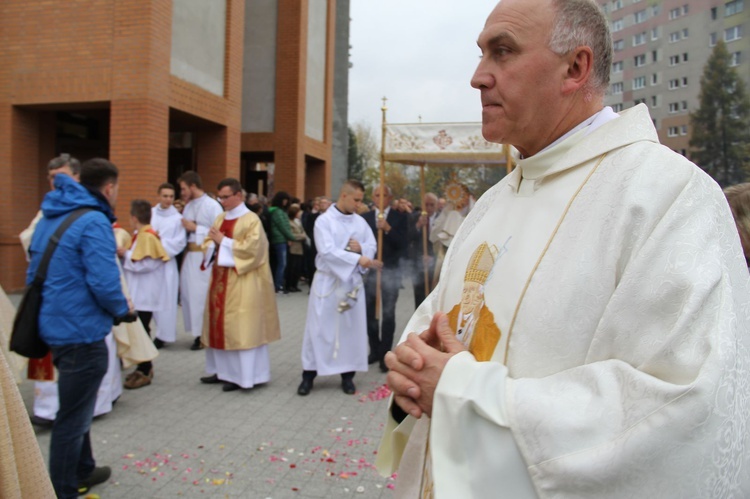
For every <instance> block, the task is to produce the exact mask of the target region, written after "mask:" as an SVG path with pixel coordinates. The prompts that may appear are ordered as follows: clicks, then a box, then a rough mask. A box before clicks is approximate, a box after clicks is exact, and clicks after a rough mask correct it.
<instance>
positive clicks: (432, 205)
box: [424, 196, 437, 216]
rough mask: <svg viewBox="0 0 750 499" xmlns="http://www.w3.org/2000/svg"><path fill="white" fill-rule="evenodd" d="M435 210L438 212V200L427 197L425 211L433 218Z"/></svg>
mask: <svg viewBox="0 0 750 499" xmlns="http://www.w3.org/2000/svg"><path fill="white" fill-rule="evenodd" d="M435 210H437V198H435V197H432V196H425V198H424V211H426V212H427V214H428V215H429V216H432V214H433V213H435Z"/></svg>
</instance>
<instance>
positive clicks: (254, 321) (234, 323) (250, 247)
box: [201, 204, 281, 388]
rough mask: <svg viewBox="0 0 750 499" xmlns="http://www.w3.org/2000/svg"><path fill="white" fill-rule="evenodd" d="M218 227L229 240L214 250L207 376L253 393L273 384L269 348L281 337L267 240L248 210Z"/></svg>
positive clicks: (232, 215)
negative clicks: (211, 375) (256, 388)
mask: <svg viewBox="0 0 750 499" xmlns="http://www.w3.org/2000/svg"><path fill="white" fill-rule="evenodd" d="M214 227H216V228H217V229H220V230H221V232H222V233H223V234H224V238H223V240H222V242H221V245H220V246H219V247H218V248H216V250H215V251H217V252H218V253H216V259H215V262H214V264H213V267H212V269H211V285H210V289H209V292H208V300H207V304H206V307H207V310H206V314H205V317H204V323H203V335H202V337H201V342H202V343H203V345H204V346H205V347H206V372H208V373H209V374H216V375H217V376H218V377H219V379H221V380H223V381H228V382H231V383H235V384H237V385H239V386H241V387H242V388H252V387H253V386H254V385H256V384H259V383H266V382H268V381H270V379H271V363H270V358H269V352H268V343H270V342H272V341H276V340H278V339H279V338H280V337H281V331H280V326H279V316H278V312H277V309H276V294H275V291H274V286H273V279H272V277H271V269H270V266H269V264H268V239H266V233H265V232H264V230H263V225H262V224H261V222H260V219H259V218H258V216H257V215H256V214H255V213H252V212H251V211H250V210H248V209H247V207H246V206H245V205H244V204H240V205H239V206H237V207H236V208H234V209H232V210H230V211H228V212H226V213H224V214H223V215H221V216H219V217H218V218H217V219H216V221H215V222H214ZM213 244H214V243H213V241H210V240H208V239H207V240H206V241H205V242H204V246H209V245H212V246H213ZM212 253H213V252H209V255H210V254H212Z"/></svg>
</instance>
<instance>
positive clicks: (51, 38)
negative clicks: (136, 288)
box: [0, 0, 244, 290]
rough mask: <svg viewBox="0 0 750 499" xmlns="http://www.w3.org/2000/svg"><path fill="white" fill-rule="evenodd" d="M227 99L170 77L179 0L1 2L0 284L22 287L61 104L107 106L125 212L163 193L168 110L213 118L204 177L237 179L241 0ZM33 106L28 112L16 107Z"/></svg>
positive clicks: (202, 142)
mask: <svg viewBox="0 0 750 499" xmlns="http://www.w3.org/2000/svg"><path fill="white" fill-rule="evenodd" d="M227 7H228V8H227V44H228V47H227V53H226V61H225V62H226V64H225V73H226V74H225V95H224V96H223V98H222V97H220V96H215V95H213V94H210V93H209V92H206V91H204V90H202V89H200V88H198V87H196V86H194V85H191V84H189V83H187V82H184V81H180V80H178V79H177V78H174V77H172V76H171V74H170V50H171V31H172V30H171V28H172V2H171V0H158V1H154V0H76V1H75V2H71V1H69V0H2V2H0V46H2V47H3V49H2V50H0V130H2V131H3V133H0V175H2V176H3V178H5V179H8V180H9V181H8V182H4V183H0V285H2V286H3V287H4V288H5V289H6V290H7V289H19V288H20V287H22V285H23V273H24V271H25V267H26V264H25V262H24V259H23V253H22V251H21V249H20V245H19V243H18V239H17V235H18V233H19V232H20V231H21V230H22V229H23V228H24V227H25V226H26V225H27V224H28V222H29V221H30V220H31V218H32V217H33V215H34V213H35V212H36V210H37V209H38V207H39V203H40V201H41V198H42V195H43V194H44V193H45V192H46V191H47V184H46V180H45V177H46V163H47V162H48V161H49V159H51V157H52V156H53V155H54V152H55V144H54V140H53V138H51V137H52V134H53V133H54V128H55V123H54V119H55V118H54V113H53V111H54V110H64V109H77V108H80V107H82V106H84V107H85V106H87V105H89V106H90V105H92V103H96V104H95V105H96V106H97V107H109V108H110V118H111V120H110V144H109V149H110V155H109V156H110V159H111V160H112V161H113V162H114V163H115V164H116V165H117V166H118V167H119V168H120V170H121V181H120V196H119V200H118V203H117V207H116V210H117V213H118V215H119V216H120V218H121V221H123V222H125V224H124V225H126V226H127V221H128V216H127V213H128V211H129V204H130V200H131V199H134V198H144V199H148V200H154V199H155V192H154V191H155V190H156V187H157V186H158V184H159V183H161V182H163V181H165V180H166V178H167V157H168V133H169V125H170V123H169V116H170V113H169V109H170V107H174V108H176V109H180V110H182V111H185V112H187V113H189V114H192V115H194V116H197V117H199V118H202V119H204V120H208V121H210V122H212V123H213V124H212V126H211V127H210V131H209V132H205V133H200V134H199V135H200V137H199V140H198V142H199V146H200V148H201V149H202V151H200V152H199V151H196V154H197V155H198V156H199V158H200V157H202V158H203V160H199V161H201V163H200V166H199V168H200V170H201V175H202V176H204V178H206V180H207V181H209V180H210V182H211V183H213V184H215V183H216V182H218V180H220V179H221V178H223V177H225V176H228V175H233V176H238V175H239V160H240V154H239V151H240V133H239V130H240V119H241V108H240V102H241V101H240V100H241V97H242V95H241V92H242V88H241V87H242V48H243V47H242V43H243V28H244V26H243V25H244V1H243V0H227ZM27 105H28V106H33V108H32V107H28V108H21V107H18V106H27Z"/></svg>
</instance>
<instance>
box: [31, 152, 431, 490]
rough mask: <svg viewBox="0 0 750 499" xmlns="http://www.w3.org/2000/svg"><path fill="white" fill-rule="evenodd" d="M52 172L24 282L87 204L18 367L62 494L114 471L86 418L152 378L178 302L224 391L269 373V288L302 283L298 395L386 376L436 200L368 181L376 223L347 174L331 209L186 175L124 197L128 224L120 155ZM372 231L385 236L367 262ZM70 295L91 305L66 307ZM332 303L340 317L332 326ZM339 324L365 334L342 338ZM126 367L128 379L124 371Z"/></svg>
mask: <svg viewBox="0 0 750 499" xmlns="http://www.w3.org/2000/svg"><path fill="white" fill-rule="evenodd" d="M48 172H49V180H50V187H51V191H50V192H49V193H48V194H47V195H46V196H45V198H44V201H43V203H42V207H41V210H40V212H39V213H38V214H37V216H36V217H35V218H34V220H33V221H32V223H31V224H30V226H29V227H28V228H27V229H26V230H24V232H23V233H22V234H21V240H22V242H23V245H24V249H25V251H26V254H27V257H28V259H29V269H28V272H27V275H28V279H29V280H32V279H33V278H34V274H35V271H36V268H37V267H38V266H39V263H40V258H41V256H42V255H43V254H44V250H45V248H46V245H47V241H48V240H49V236H50V235H51V233H52V231H54V230H55V229H56V227H58V226H59V225H60V223H61V222H62V221H64V220H65V219H66V218H67V217H68V216H70V215H71V214H73V213H75V212H77V211H80V210H84V212H83V215H81V216H80V218H81V220H80V221H78V220H77V219H76V221H74V222H73V223H72V225H71V229H70V231H69V232H68V233H67V234H64V235H63V236H62V237H61V245H60V246H61V248H60V249H59V250H57V251H56V252H55V253H54V254H53V256H52V259H51V260H50V265H49V266H50V271H49V275H48V276H47V280H46V281H45V300H44V304H45V305H44V307H43V308H42V311H41V317H40V329H41V334H42V337H43V339H44V340H45V341H46V342H47V343H48V344H49V345H50V347H51V352H50V354H48V355H47V356H46V357H45V358H43V359H30V362H29V368H28V373H29V377H30V378H31V379H34V380H36V381H35V383H36V386H35V391H34V393H35V396H34V407H33V416H32V418H31V422H32V423H34V424H36V425H40V426H51V427H52V428H53V432H52V440H51V452H50V475H51V478H52V484H53V486H54V487H55V490H56V491H57V494H58V496H59V497H73V496H74V495H77V494H78V493H80V492H82V491H86V490H88V488H89V487H91V486H93V485H95V484H97V483H101V482H102V481H105V480H107V479H108V478H109V476H110V473H111V470H110V469H109V468H108V467H97V466H95V461H94V458H93V453H92V450H91V444H90V439H89V436H88V431H89V427H90V424H91V419H92V418H93V417H94V416H99V415H102V414H106V413H107V412H109V411H111V410H112V408H113V406H114V403H115V402H116V400H117V398H118V397H119V396H120V395H121V393H122V388H123V387H124V388H126V389H139V388H143V387H145V386H148V385H150V384H151V383H152V382H153V380H154V371H155V364H158V361H157V360H155V359H156V357H157V356H158V350H159V349H162V348H165V347H168V346H169V345H170V344H172V343H174V342H175V341H176V339H177V323H178V317H177V316H178V313H179V310H180V305H181V309H182V319H183V324H184V331H185V332H186V333H188V334H190V335H192V336H193V338H194V340H193V342H192V343H191V346H190V349H191V350H205V371H206V376H203V377H201V378H200V381H201V382H202V383H206V384H219V385H221V386H222V389H223V391H225V392H231V391H236V390H242V389H245V390H246V389H250V388H252V387H254V386H255V385H257V384H263V383H267V382H269V381H270V379H271V366H270V356H269V351H268V345H269V344H270V343H271V342H273V341H275V340H278V339H279V338H280V334H281V331H280V326H279V319H278V311H277V301H276V300H277V295H283V294H287V293H293V292H299V291H301V288H300V283H301V282H305V283H307V284H308V285H309V294H310V300H309V310H308V320H307V323H306V329H305V336H304V338H305V339H304V345H303V350H302V366H303V380H302V383H301V384H300V387H299V389H298V391H297V392H298V394H299V395H303V396H304V395H307V394H309V393H310V391H311V389H312V380H313V379H314V377H315V376H316V375H317V374H321V375H330V374H340V375H341V377H342V390H343V391H344V393H346V394H353V393H355V391H356V387H355V385H354V381H353V378H354V374H355V372H356V371H366V370H367V369H368V367H367V364H368V361H369V363H370V364H372V363H379V365H380V368H381V370H382V371H383V372H385V371H387V367H386V366H385V363H384V357H385V354H386V353H387V352H388V351H390V349H391V348H392V343H393V337H394V332H395V306H396V299H397V297H398V292H399V289H400V288H401V287H402V280H403V279H402V277H403V276H402V272H403V270H404V266H405V265H406V266H407V267H408V268H411V250H412V246H413V244H412V243H414V246H415V245H416V244H417V243H420V244H421V243H422V242H423V241H422V239H418V238H416V237H415V236H414V234H415V233H417V232H420V231H422V230H425V231H427V232H429V229H430V227H432V226H433V225H434V224H433V222H434V220H435V219H436V217H437V212H436V207H437V198H436V197H435V196H434V195H433V194H428V195H427V196H426V198H425V201H426V204H425V206H426V210H427V211H426V212H425V213H424V214H422V212H421V211H420V210H417V211H416V213H412V208H411V206H410V205H409V204H408V203H406V202H403V201H402V202H398V201H393V200H392V196H391V192H390V189H389V187H388V186H382V188H381V187H380V186H375V188H374V189H373V201H374V204H375V205H377V206H379V205H380V203H381V202H382V203H383V206H385V209H384V212H385V216H383V217H380V216H378V215H379V208H373V210H369V209H368V208H367V207H366V205H365V204H364V203H363V202H362V201H363V197H364V191H365V187H364V186H363V185H362V184H360V183H359V182H358V181H355V180H350V181H347V182H346V183H345V184H344V186H343V187H342V189H341V192H340V195H339V198H338V200H337V202H336V203H333V204H332V203H331V202H330V200H329V199H328V198H326V197H318V198H315V199H313V200H311V201H309V202H307V203H300V201H299V200H298V199H296V198H292V197H291V196H289V195H288V194H287V193H286V192H283V191H282V192H277V193H276V194H275V195H274V196H273V198H272V199H271V202H270V206H267V205H266V198H265V197H263V196H259V195H257V194H254V193H250V194H247V193H246V192H245V191H244V190H243V188H242V186H241V184H240V182H239V181H237V180H236V179H232V178H228V179H224V180H222V181H221V182H220V183H219V184H218V185H217V186H216V190H215V191H213V190H209V189H207V188H204V186H203V183H202V180H201V178H200V175H198V174H197V173H196V172H194V171H188V172H185V173H184V174H183V175H181V176H180V178H179V179H178V181H177V186H175V185H173V184H171V183H167V182H165V183H163V184H161V185H159V186H158V187H157V188H156V189H155V191H154V192H153V195H148V196H144V198H149V199H151V201H149V200H147V199H133V200H131V202H130V210H129V212H128V217H127V220H128V221H129V226H130V227H131V229H132V232H128V231H127V230H125V229H124V228H123V227H122V226H121V225H120V222H118V221H116V218H115V216H114V212H113V207H114V206H115V203H116V200H117V197H118V192H119V184H118V177H119V170H118V168H117V167H116V166H115V165H114V164H112V163H111V162H109V161H108V160H106V159H102V158H95V159H92V160H88V161H86V162H84V163H83V164H81V163H80V162H79V161H78V160H77V159H76V158H74V157H72V156H70V155H68V154H62V155H60V156H59V157H56V158H53V159H52V160H51V161H50V163H49V165H48ZM381 196H382V199H381ZM153 200H156V202H155V203H153V202H152V201H153ZM122 218H123V217H121V219H120V220H121V221H122ZM104 227H106V229H104ZM354 227H356V230H350V229H353V228H354ZM423 228H424V229H423ZM379 231H380V232H382V234H383V237H384V238H385V239H384V242H383V244H382V248H381V252H380V256H376V253H378V251H377V250H378V248H377V243H376V240H377V236H378V232H379ZM342 238H343V239H342ZM339 239H341V241H340V244H338V243H337V241H338V240H339ZM424 249H425V248H422V250H424ZM430 253H431V252H430ZM415 254H416V253H415ZM420 255H421V253H420ZM428 258H429V257H428ZM346 262H348V263H346ZM420 262H422V260H421V258H420ZM428 263H429V262H427V261H426V260H425V264H428ZM370 269H376V270H379V271H382V274H381V275H380V276H378V275H377V272H370ZM380 277H382V280H381V279H380ZM417 288H419V286H417V285H416V284H415V293H416V292H417ZM378 292H379V293H380V301H381V302H382V307H381V310H380V311H378V312H377V313H376V310H375V308H376V307H375V301H376V300H375V295H376V294H377V293H378ZM421 293H422V296H423V295H424V293H425V290H424V284H422V290H421ZM360 298H361V299H360ZM79 302H81V303H83V302H85V303H87V304H88V305H87V306H86V307H83V308H81V307H78V306H74V307H73V309H74V310H76V311H77V312H76V314H74V315H70V314H69V313H66V312H65V310H68V307H70V306H71V305H73V304H74V303H75V304H77V303H79ZM342 303H343V304H344V305H343V306H342ZM331 313H336V316H337V317H338V319H339V320H338V322H337V324H336V327H335V328H333V329H332V328H330V327H328V324H329V322H330V314H331ZM381 315H382V321H381V320H380V317H381ZM53 317H54V319H53ZM60 318H62V323H60V322H59V320H60ZM324 318H325V319H326V320H325V321H324ZM324 322H325V324H326V325H325V326H324V325H323V324H324ZM381 322H382V328H381V327H380V323H381ZM341 330H347V331H349V330H353V331H360V332H361V334H359V335H349V334H347V335H345V336H341V335H339V331H341ZM366 338H369V350H368V341H367V340H366ZM75 359H78V360H75ZM81 359H84V361H81ZM131 366H134V369H133V370H132V371H131V372H130V373H128V374H127V376H126V377H125V379H124V383H123V382H122V374H121V373H122V369H123V368H125V369H127V368H129V367H131ZM84 379H85V382H84ZM73 455H76V456H79V458H78V459H72V458H71V456H73Z"/></svg>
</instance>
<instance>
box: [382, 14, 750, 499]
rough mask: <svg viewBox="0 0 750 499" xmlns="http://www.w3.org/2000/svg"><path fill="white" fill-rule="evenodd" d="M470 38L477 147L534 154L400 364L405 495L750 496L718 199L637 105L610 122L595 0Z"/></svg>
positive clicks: (740, 361)
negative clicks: (480, 140) (476, 57)
mask: <svg viewBox="0 0 750 499" xmlns="http://www.w3.org/2000/svg"><path fill="white" fill-rule="evenodd" d="M572 26H576V29H573V28H572ZM478 44H479V47H480V49H481V51H482V57H481V59H480V62H479V66H478V68H477V70H476V72H475V74H474V77H473V78H472V85H473V86H474V87H475V88H477V89H479V90H480V92H481V100H482V109H483V111H482V122H483V127H482V132H483V135H484V136H485V138H486V139H487V140H490V141H493V142H499V143H510V144H512V145H514V146H516V148H517V149H518V150H519V151H520V152H521V154H522V159H521V160H520V162H519V164H518V167H517V168H516V169H515V170H514V171H513V172H512V173H511V174H509V175H508V176H507V177H505V178H504V179H503V180H502V181H500V182H499V183H498V184H497V185H495V186H494V187H492V188H491V189H490V190H489V191H487V192H486V193H485V195H484V196H482V198H481V199H480V200H479V201H478V202H477V204H476V206H475V207H474V209H473V210H472V212H471V213H470V214H469V215H468V217H467V218H466V220H465V221H464V223H463V224H462V225H461V228H460V229H459V231H458V233H457V234H456V237H455V238H454V240H453V244H452V245H451V247H450V249H449V250H448V253H447V255H446V259H445V263H444V266H443V270H442V272H441V276H440V283H439V285H438V287H437V288H436V289H435V291H434V292H433V293H432V294H431V295H430V296H429V297H428V298H427V299H426V300H425V302H424V303H423V304H422V305H421V306H420V307H419V309H418V310H417V311H416V313H415V314H414V316H413V317H412V319H411V320H410V321H409V323H408V325H407V327H406V330H405V334H404V337H403V338H402V340H403V342H402V343H401V344H400V345H399V346H398V347H396V349H394V351H393V352H392V353H390V354H388V356H387V357H386V363H387V364H388V367H389V368H390V369H391V371H390V372H389V374H388V384H389V386H391V388H392V389H393V391H394V397H393V403H392V404H391V406H390V408H389V417H388V422H387V425H386V429H385V435H384V437H383V440H382V442H381V447H380V450H379V452H378V462H377V465H378V467H379V469H380V470H381V472H383V473H392V472H394V471H396V470H398V480H397V483H396V492H397V494H396V495H397V496H398V497H437V498H439V499H442V498H455V497H461V498H484V497H510V498H524V497H570V498H602V497H606V498H625V497H659V498H685V497H750V432H748V429H747V422H748V411H750V383H748V372H750V334H748V330H749V329H750V303H749V302H748V296H749V293H750V288H749V286H748V271H747V268H746V266H745V260H744V257H743V254H742V250H741V248H740V244H739V238H738V235H737V230H736V228H735V226H734V223H733V221H732V218H731V214H730V211H729V208H728V206H727V202H726V200H725V199H724V197H723V195H722V192H721V190H720V188H719V187H718V185H717V184H716V183H715V182H714V181H713V180H712V179H711V178H710V177H708V176H707V175H706V174H705V173H704V172H703V171H702V170H701V169H699V168H698V167H696V166H695V165H694V164H692V163H690V162H689V161H688V160H687V159H685V158H684V157H682V156H680V155H678V154H676V153H674V152H673V151H672V150H670V149H669V148H667V147H664V146H662V145H660V144H659V142H658V136H657V133H656V130H655V129H654V126H653V122H652V120H651V117H650V116H649V114H648V109H647V107H646V106H645V105H642V104H641V105H638V106H636V107H635V108H632V109H628V110H626V111H624V112H622V113H621V114H619V115H618V114H615V113H614V112H613V111H612V110H611V109H610V108H604V107H603V95H604V92H605V90H606V88H607V86H608V79H609V69H610V66H611V64H610V63H611V36H610V34H609V30H608V25H607V20H606V18H605V17H604V15H603V14H602V13H601V11H600V10H599V7H598V5H597V4H596V3H595V2H593V1H589V0H567V1H565V2H555V1H554V0H503V1H502V2H501V3H499V4H498V6H497V7H496V8H495V10H494V11H493V12H492V14H491V15H490V17H489V18H488V20H487V23H486V25H485V27H484V30H483V31H482V33H481V34H480V35H479V41H478ZM457 306H458V307H457ZM482 310H484V312H483V311H482ZM451 312H452V316H451ZM446 314H448V315H447V316H446ZM466 314H468V316H469V317H468V319H467V317H466ZM459 330H460V331H459ZM411 333H416V334H411ZM456 333H459V334H460V338H457V337H456ZM493 344H494V349H492V351H491V353H490V354H489V359H488V360H484V361H480V360H479V359H480V358H481V357H483V356H485V355H487V354H488V352H489V351H490V350H489V349H490V348H491V347H492V345H493Z"/></svg>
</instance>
